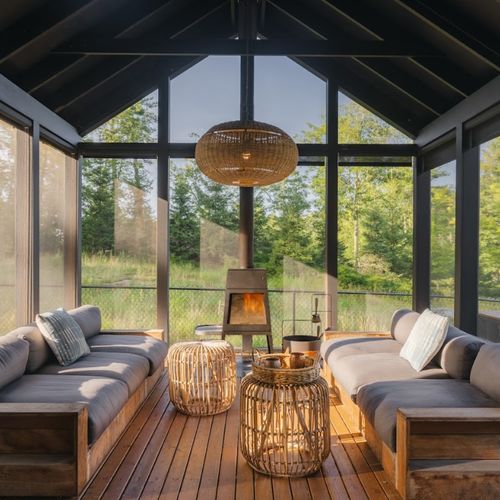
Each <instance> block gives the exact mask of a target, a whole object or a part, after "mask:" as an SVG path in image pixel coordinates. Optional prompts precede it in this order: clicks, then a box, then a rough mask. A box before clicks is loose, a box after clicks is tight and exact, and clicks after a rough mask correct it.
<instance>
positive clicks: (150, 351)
mask: <svg viewBox="0 0 500 500" xmlns="http://www.w3.org/2000/svg"><path fill="white" fill-rule="evenodd" d="M88 343H89V346H90V350H91V351H94V352H128V353H130V354H138V355H140V356H143V357H145V358H146V359H147V360H148V361H149V374H150V375H152V374H153V373H154V372H155V371H156V370H157V369H158V368H159V367H160V366H163V365H164V363H165V357H166V355H167V344H166V343H165V342H162V341H161V340H157V339H155V338H153V337H148V336H142V335H119V334H104V333H100V334H99V335H95V336H94V337H92V338H90V339H88Z"/></svg>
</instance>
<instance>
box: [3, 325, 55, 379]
mask: <svg viewBox="0 0 500 500" xmlns="http://www.w3.org/2000/svg"><path fill="white" fill-rule="evenodd" d="M9 335H14V336H16V337H20V338H22V339H24V340H26V341H27V342H28V344H29V355H28V365H27V366H26V373H34V372H36V371H38V370H39V369H40V368H41V367H42V366H43V365H44V364H45V363H47V362H49V361H55V359H56V358H55V356H54V354H53V353H52V351H51V350H50V347H49V344H47V342H45V339H44V338H43V335H42V334H41V332H40V330H39V329H38V327H37V326H36V325H29V326H22V327H21V328H17V329H16V330H13V331H12V332H11V333H9Z"/></svg>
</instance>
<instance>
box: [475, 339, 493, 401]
mask: <svg viewBox="0 0 500 500" xmlns="http://www.w3.org/2000/svg"><path fill="white" fill-rule="evenodd" d="M499 375H500V344H487V345H484V346H483V347H481V350H480V351H479V354H478V356H477V358H476V361H475V362H474V366H473V367H472V371H471V374H470V382H471V384H473V385H475V386H476V387H477V388H478V389H480V390H481V391H483V392H485V393H486V394H488V396H489V397H490V398H492V399H494V400H495V401H498V402H499V404H500V380H499V378H500V377H499Z"/></svg>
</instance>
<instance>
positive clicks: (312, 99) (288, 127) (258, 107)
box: [254, 56, 326, 144]
mask: <svg viewBox="0 0 500 500" xmlns="http://www.w3.org/2000/svg"><path fill="white" fill-rule="evenodd" d="M254 103H255V112H254V115H255V119H256V120H258V121H262V122H268V123H270V124H272V125H276V126H277V127H280V128H281V129H283V130H284V131H285V132H286V133H288V134H289V135H290V136H291V137H292V138H293V139H294V140H295V141H296V142H307V143H320V144H321V143H325V142H326V121H325V117H326V82H325V81H323V80H321V79H320V78H318V77H317V76H316V75H313V74H312V73H311V72H310V71H308V70H306V69H305V68H303V67H301V66H299V65H298V64H297V63H296V62H294V61H292V60H291V59H289V58H287V57H283V56H266V57H255V98H254Z"/></svg>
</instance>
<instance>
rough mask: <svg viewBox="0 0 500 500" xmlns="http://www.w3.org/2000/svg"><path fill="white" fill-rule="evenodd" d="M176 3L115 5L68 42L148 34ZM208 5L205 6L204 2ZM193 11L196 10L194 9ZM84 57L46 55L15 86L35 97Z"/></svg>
mask: <svg viewBox="0 0 500 500" xmlns="http://www.w3.org/2000/svg"><path fill="white" fill-rule="evenodd" d="M178 3H179V2H178V1H177V0H168V1H166V0H141V1H140V2H138V1H137V0H129V1H128V2H127V3H126V4H125V5H121V4H119V3H116V7H117V8H119V11H118V12H116V11H113V12H111V13H110V15H109V16H106V17H103V18H102V19H100V20H99V22H98V23H96V25H95V26H93V27H92V28H90V29H88V30H87V31H85V32H83V33H81V34H79V35H77V36H74V37H72V38H71V39H70V40H68V42H76V43H78V42H81V41H82V40H87V39H92V38H96V37H100V36H103V34H104V33H105V35H106V36H107V37H109V38H113V37H127V36H131V35H133V36H138V35H140V34H142V33H143V32H147V28H148V26H149V25H150V23H151V22H152V21H154V20H155V19H158V17H159V16H163V15H165V13H166V14H170V10H172V8H174V7H175V6H176V5H177V4H178ZM207 3H208V2H207ZM195 10H196V9H195ZM86 58H87V57H86V56H85V55H81V54H67V55H54V54H52V53H48V54H47V56H46V57H45V58H44V59H43V60H41V61H39V62H38V63H37V64H35V65H33V66H32V67H30V68H29V69H27V70H25V71H24V72H23V73H21V75H20V76H19V78H16V83H17V84H18V85H19V86H20V87H21V88H23V89H24V90H26V92H29V93H34V92H35V91H37V90H38V89H40V88H41V87H43V86H44V85H46V84H48V83H50V82H51V81H53V80H54V79H56V78H58V77H60V76H61V75H62V74H64V73H65V72H66V71H68V70H70V69H72V68H74V67H75V66H77V65H78V64H79V63H81V62H82V61H83V60H85V59H86Z"/></svg>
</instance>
